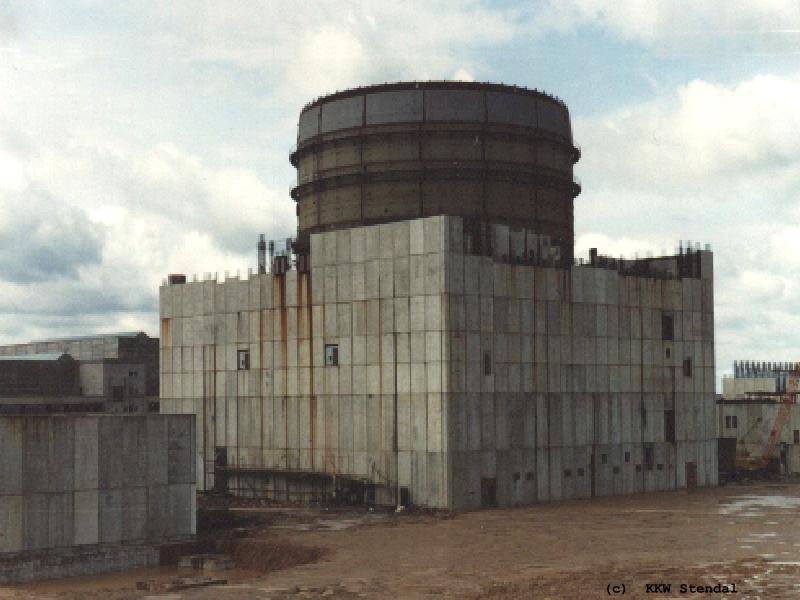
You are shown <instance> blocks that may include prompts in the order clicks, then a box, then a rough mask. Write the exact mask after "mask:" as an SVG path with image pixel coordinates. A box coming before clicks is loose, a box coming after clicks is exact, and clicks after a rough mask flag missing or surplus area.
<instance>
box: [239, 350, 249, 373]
mask: <svg viewBox="0 0 800 600" xmlns="http://www.w3.org/2000/svg"><path fill="white" fill-rule="evenodd" d="M236 361H237V365H238V369H239V370H240V371H246V370H247V369H249V368H250V350H239V351H237V352H236Z"/></svg>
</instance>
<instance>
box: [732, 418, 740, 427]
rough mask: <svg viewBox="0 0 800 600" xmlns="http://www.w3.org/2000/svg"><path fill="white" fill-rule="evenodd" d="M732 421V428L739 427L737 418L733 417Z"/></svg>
mask: <svg viewBox="0 0 800 600" xmlns="http://www.w3.org/2000/svg"><path fill="white" fill-rule="evenodd" d="M732 420H733V428H734V429H736V428H737V427H739V417H737V416H736V415H733V417H732Z"/></svg>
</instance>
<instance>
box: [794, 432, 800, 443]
mask: <svg viewBox="0 0 800 600" xmlns="http://www.w3.org/2000/svg"><path fill="white" fill-rule="evenodd" d="M794 443H795V444H800V429H795V430H794Z"/></svg>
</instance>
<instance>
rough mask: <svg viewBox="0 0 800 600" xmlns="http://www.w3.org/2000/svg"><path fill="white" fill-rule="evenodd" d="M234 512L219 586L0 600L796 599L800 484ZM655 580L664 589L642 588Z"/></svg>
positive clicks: (66, 584)
mask: <svg viewBox="0 0 800 600" xmlns="http://www.w3.org/2000/svg"><path fill="white" fill-rule="evenodd" d="M232 513H233V515H235V517H236V518H235V519H233V520H232V522H231V523H229V524H228V528H227V529H225V530H224V531H219V532H217V533H215V534H214V535H215V536H217V537H218V538H219V539H222V538H225V540H226V541H225V543H224V544H223V546H224V545H225V544H227V549H229V550H230V552H231V553H232V554H233V555H234V557H235V559H236V561H237V569H235V570H228V571H218V572H214V573H208V572H206V573H200V574H199V575H214V576H217V577H222V578H225V579H226V580H227V581H228V583H227V584H225V585H214V586H208V587H199V588H194V589H188V590H181V591H176V592H171V593H166V594H157V593H155V592H146V591H137V590H136V582H137V581H142V580H155V581H157V582H168V581H170V580H171V579H172V578H174V577H176V576H178V575H186V574H187V572H186V571H185V570H179V569H177V568H172V567H169V568H167V567H162V568H160V569H150V570H136V571H128V572H125V573H121V574H115V575H105V576H97V577H82V578H73V579H66V580H60V581H51V582H42V583H37V584H28V585H21V586H15V587H8V588H0V598H13V599H22V598H26V599H27V598H54V599H59V600H61V599H70V600H72V599H78V598H81V599H83V598H89V599H96V600H101V599H102V600H121V599H127V598H142V597H158V598H173V599H178V598H180V599H209V600H211V599H214V600H216V599H223V600H224V599H244V598H309V597H329V598H361V597H367V598H440V597H445V598H467V599H478V598H491V599H506V598H599V597H606V598H607V597H612V596H619V595H622V594H621V592H622V586H624V589H625V594H624V597H628V598H630V597H633V598H640V597H648V598H682V597H693V596H694V597H714V598H797V597H800V519H799V518H798V516H800V483H772V484H737V485H728V486H726V487H721V488H715V489H699V490H691V491H686V490H682V491H674V492H663V493H657V494H644V495H636V496H623V497H613V498H603V499H595V500H575V501H568V502H562V503H558V504H549V505H537V506H531V507H525V508H515V509H500V510H490V511H480V512H472V513H465V514H458V515H455V516H451V515H427V514H414V513H411V514H401V515H394V514H390V513H379V512H375V513H370V512H365V511H355V510H351V511H332V512H326V511H321V510H319V509H276V508H258V507H246V508H241V509H237V510H235V511H232ZM242 567H245V568H246V569H248V570H245V568H242ZM274 569H277V570H274ZM190 574H191V573H190ZM656 583H662V584H671V586H672V587H671V590H670V591H669V592H666V591H665V590H664V589H663V588H661V589H660V590H659V591H656V592H654V593H647V588H646V586H647V584H656ZM681 584H685V585H690V584H691V585H695V586H698V585H700V586H714V585H715V584H727V585H731V584H735V586H736V593H735V594H731V593H727V594H726V593H719V592H713V591H712V592H711V593H709V594H694V595H693V594H691V593H689V590H687V591H686V592H682V590H681V588H680V586H681ZM612 586H616V587H612ZM712 589H713V588H712ZM718 589H719V588H718Z"/></svg>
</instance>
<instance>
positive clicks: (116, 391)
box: [111, 385, 125, 402]
mask: <svg viewBox="0 0 800 600" xmlns="http://www.w3.org/2000/svg"><path fill="white" fill-rule="evenodd" d="M124 396H125V388H124V387H123V386H121V385H112V386H111V399H112V400H114V401H115V402H121V401H122V398H123V397H124Z"/></svg>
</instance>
